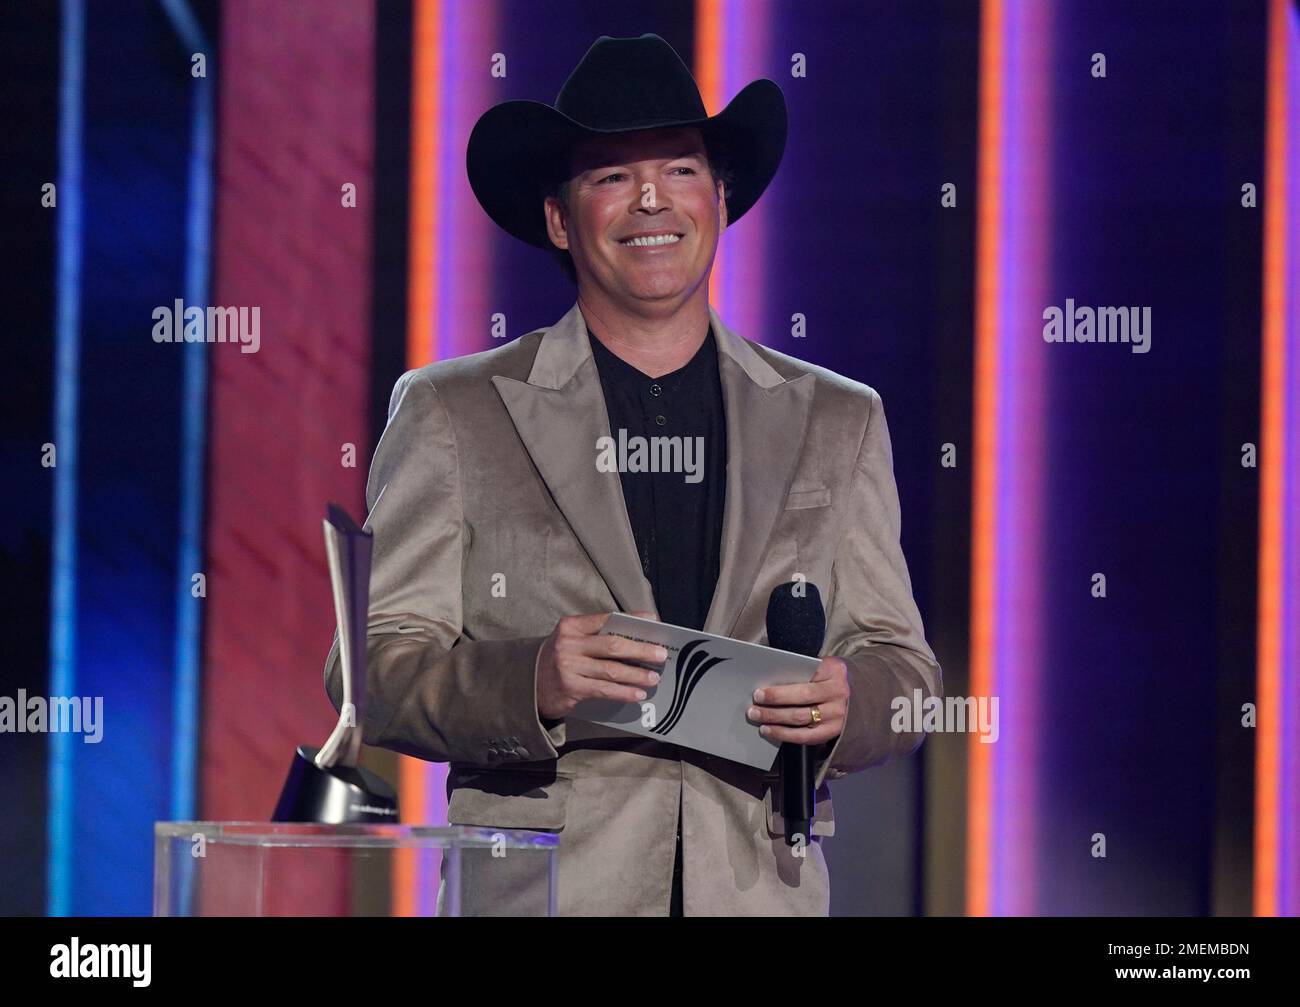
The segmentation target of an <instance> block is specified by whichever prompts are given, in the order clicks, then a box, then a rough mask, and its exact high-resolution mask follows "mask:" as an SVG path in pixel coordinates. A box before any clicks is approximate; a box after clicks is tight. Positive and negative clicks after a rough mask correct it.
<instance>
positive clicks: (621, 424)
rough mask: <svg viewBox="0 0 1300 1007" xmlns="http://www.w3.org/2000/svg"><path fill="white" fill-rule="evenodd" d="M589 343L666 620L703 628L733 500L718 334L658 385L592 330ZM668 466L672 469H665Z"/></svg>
mask: <svg viewBox="0 0 1300 1007" xmlns="http://www.w3.org/2000/svg"><path fill="white" fill-rule="evenodd" d="M587 337H588V339H589V341H590V342H591V351H592V354H593V356H594V357H595V359H596V367H597V370H598V371H599V372H600V383H601V388H602V390H603V391H604V394H605V408H606V410H607V411H608V413H609V426H610V433H611V434H612V435H613V438H614V444H615V448H616V450H617V451H618V461H619V479H620V481H621V482H622V485H623V500H624V502H625V503H626V505H627V514H628V518H629V520H630V521H631V523H632V535H633V537H634V538H635V539H636V546H637V552H638V554H639V555H640V558H641V570H642V572H643V573H644V574H645V576H646V579H647V580H648V581H649V582H650V587H651V589H652V591H653V592H654V599H655V607H656V608H657V610H658V612H659V619H660V621H661V622H667V623H672V624H673V625H677V626H686V627H689V628H690V629H703V628H704V622H705V619H706V618H707V617H708V614H709V605H710V604H711V603H712V601H713V592H714V590H715V589H716V588H717V584H718V572H719V570H720V568H721V563H722V514H723V507H724V505H725V503H726V494H727V423H726V414H725V412H724V409H723V402H722V382H721V380H720V378H719V375H718V353H717V345H716V343H715V342H714V335H713V330H712V327H710V330H709V334H708V335H707V336H706V337H705V339H704V342H703V343H701V344H700V348H699V350H698V351H697V352H696V354H695V356H693V357H692V358H691V359H690V360H689V361H688V362H687V363H686V364H685V365H684V366H682V367H679V368H678V369H677V370H675V371H673V372H672V373H671V374H664V375H662V376H660V377H657V378H652V377H649V376H648V375H646V374H643V373H642V372H641V371H639V370H637V369H636V368H635V367H633V366H632V365H631V364H629V363H627V362H626V361H624V360H623V359H621V358H620V357H618V356H616V355H615V354H614V353H612V352H611V351H610V350H609V349H607V348H606V347H605V345H604V344H603V343H602V342H601V341H600V340H599V339H597V338H596V337H595V336H594V335H592V333H591V330H590V329H588V330H587ZM656 438H660V439H661V440H656ZM663 438H672V439H673V440H669V441H665V440H662V439H663ZM638 439H644V440H643V442H642V443H638ZM663 468H668V469H669V471H655V469H663ZM633 469H638V470H639V471H633Z"/></svg>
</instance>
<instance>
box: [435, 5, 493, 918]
mask: <svg viewBox="0 0 1300 1007" xmlns="http://www.w3.org/2000/svg"><path fill="white" fill-rule="evenodd" d="M439 20H440V24H439V32H438V66H439V85H438V95H439V120H440V121H439V123H438V127H437V128H438V133H439V135H438V144H437V150H438V189H437V194H436V197H435V198H436V199H437V201H438V213H437V215H436V220H437V234H436V236H435V242H436V245H435V254H434V262H435V263H436V267H435V268H436V269H437V275H436V276H435V277H433V283H434V285H435V290H436V291H437V294H436V298H435V305H434V332H433V346H434V348H435V353H434V359H435V360H446V359H448V358H451V357H458V356H462V355H464V354H466V353H474V352H477V351H479V350H483V349H487V348H488V347H489V345H490V338H491V337H490V331H489V326H490V315H491V311H490V300H491V293H492V286H491V277H492V268H491V267H492V261H491V240H490V239H491V235H490V233H489V224H488V223H487V222H486V220H487V218H486V217H485V216H484V215H483V214H482V213H481V212H479V211H478V209H477V202H476V200H475V199H474V195H473V193H472V191H471V190H470V187H469V180H468V178H467V176H466V174H465V148H466V146H467V144H468V142H469V134H470V131H471V130H472V129H473V127H474V122H475V121H476V120H477V118H478V116H479V114H480V113H481V112H482V111H483V109H485V108H486V107H487V106H488V105H490V104H492V103H493V101H494V100H495V89H494V88H493V86H492V85H493V83H494V82H495V81H494V78H493V77H492V76H491V71H492V57H493V54H494V53H495V52H499V51H504V50H503V48H502V46H501V44H500V41H499V39H498V38H497V26H498V23H499V19H498V17H497V3H496V2H495V0H494V2H482V3H473V4H464V3H458V2H451V3H445V4H442V5H441V6H440V8H439ZM506 66H507V73H508V72H509V63H508V62H507V64H506ZM446 783H447V766H446V765H445V764H442V763H434V764H431V765H430V766H429V770H428V772H427V773H425V774H424V785H425V810H426V820H427V821H430V822H445V821H446V820H447V790H446ZM439 872H440V863H439V857H438V856H437V855H429V856H422V857H421V858H420V860H419V862H418V863H417V864H416V892H415V911H416V913H417V914H418V915H420V916H432V915H434V914H435V912H436V908H437V905H436V904H437V894H438V883H439Z"/></svg>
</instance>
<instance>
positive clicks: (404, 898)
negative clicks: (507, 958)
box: [392, 0, 442, 916]
mask: <svg viewBox="0 0 1300 1007" xmlns="http://www.w3.org/2000/svg"><path fill="white" fill-rule="evenodd" d="M441 8H442V3H441V0H416V3H415V7H414V10H413V12H412V36H413V38H412V51H411V211H410V231H409V234H408V238H407V245H408V272H407V294H406V296H407V305H408V307H407V321H406V366H407V367H408V368H409V367H421V366H423V365H424V364H427V363H429V362H430V361H431V360H433V357H434V352H435V347H436V343H435V341H434V327H433V320H434V317H435V314H434V313H435V309H436V304H435V299H436V296H437V290H436V283H435V280H436V277H437V275H438V248H437V243H436V237H437V234H438V216H439V211H438V203H437V199H436V194H437V192H438V182H439V179H438V165H439V139H440V138H439V134H438V124H439V122H440V121H441V117H440V114H439V113H440V111H441V105H442V95H441V93H440V90H439V81H440V79H441V77H440V74H441V52H440V46H441V41H442V39H441V32H440V29H441V17H442V10H441ZM398 767H399V768H398V785H397V787H398V799H399V800H400V802H401V808H402V818H403V820H404V821H406V822H408V823H416V824H421V823H425V822H427V821H428V801H427V799H426V797H427V794H428V776H429V764H428V763H426V762H423V761H422V760H420V759H413V758H411V757H410V756H406V755H403V756H400V757H399V762H398ZM418 885H419V862H418V860H417V851H415V850H400V851H398V853H397V856H396V859H395V862H394V870H393V878H392V886H393V888H392V892H393V914H394V915H396V916H414V915H416V913H417V910H418V904H417V894H418Z"/></svg>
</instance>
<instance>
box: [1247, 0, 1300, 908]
mask: <svg viewBox="0 0 1300 1007" xmlns="http://www.w3.org/2000/svg"><path fill="white" fill-rule="evenodd" d="M1288 6H1289V4H1288V0H1272V3H1271V5H1270V8H1269V23H1268V76H1267V97H1266V106H1265V108H1266V112H1265V148H1264V193H1263V196H1264V296H1263V313H1264V318H1263V346H1262V356H1263V361H1262V367H1261V371H1262V373H1261V376H1260V398H1261V406H1260V450H1259V473H1260V490H1259V574H1258V576H1259V602H1258V604H1259V613H1258V619H1257V623H1258V625H1257V630H1256V632H1257V634H1258V635H1257V638H1256V640H1257V643H1256V649H1257V657H1256V662H1257V663H1256V711H1257V716H1258V720H1257V722H1256V734H1255V738H1256V742H1255V879H1254V911H1255V915H1256V916H1276V915H1277V913H1278V877H1279V872H1278V867H1279V863H1278V842H1279V827H1280V822H1281V815H1280V810H1279V801H1280V799H1281V794H1280V792H1279V790H1280V781H1281V771H1280V770H1281V757H1282V745H1281V741H1282V739H1281V722H1282V718H1281V715H1282V632H1283V625H1282V589H1283V584H1282V577H1283V575H1284V567H1283V553H1284V541H1283V534H1282V531H1283V527H1282V522H1283V517H1284V515H1283V508H1284V507H1285V506H1286V501H1285V500H1284V499H1283V491H1284V473H1283V459H1284V458H1285V451H1284V439H1285V437H1286V436H1287V435H1288V433H1289V432H1288V431H1287V430H1286V429H1285V421H1284V410H1285V405H1286V402H1285V396H1286V387H1285V377H1286V363H1287V361H1286V352H1287V341H1286V323H1287V316H1286V297H1287V288H1286V280H1287V268H1288V264H1287V234H1286V223H1287V219H1288V207H1287V198H1288V196H1289V193H1288V192H1287V167H1288V165H1287V133H1288V122H1289V119H1288V116H1289V115H1291V114H1295V113H1296V111H1297V110H1294V109H1289V108H1288V92H1287V81H1288V70H1289V67H1288V59H1289V58H1290V57H1291V55H1292V54H1291V53H1290V47H1289V46H1288V44H1287V34H1288V32H1287V28H1288V25H1287V22H1288V19H1289V17H1290V13H1289V11H1288Z"/></svg>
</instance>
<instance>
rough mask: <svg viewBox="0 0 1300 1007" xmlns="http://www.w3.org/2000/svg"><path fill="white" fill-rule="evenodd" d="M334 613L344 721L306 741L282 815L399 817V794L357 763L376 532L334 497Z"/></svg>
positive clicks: (328, 540)
mask: <svg viewBox="0 0 1300 1007" xmlns="http://www.w3.org/2000/svg"><path fill="white" fill-rule="evenodd" d="M324 527H325V553H326V555H327V556H328V558H329V569H330V586H331V588H332V589H333V592H334V617H335V619H336V620H337V621H338V638H339V666H340V669H341V672H342V675H343V703H342V705H341V707H340V708H339V721H338V723H337V724H336V725H335V726H334V730H333V732H331V734H330V736H329V738H328V739H326V741H325V744H323V745H321V747H320V748H310V747H308V746H305V745H303V746H299V748H298V750H297V752H296V753H295V754H294V759H293V765H291V766H290V767H289V776H288V779H286V780H285V783H284V788H283V789H282V790H281V791H280V800H279V801H278V802H277V803H276V806H275V813H274V814H273V815H272V816H271V820H272V821H274V822H323V823H326V824H332V825H342V824H346V823H352V822H390V823H395V822H397V821H398V813H397V794H396V793H395V792H394V791H393V788H392V787H391V786H389V785H388V783H387V782H386V781H385V780H383V779H382V778H381V777H379V776H376V775H375V774H374V773H372V772H370V771H369V770H368V769H363V768H362V767H361V766H358V765H357V757H358V756H359V755H360V754H361V736H362V725H363V724H364V723H365V721H364V720H363V719H362V717H363V710H364V707H365V688H366V626H367V621H368V616H369V611H370V557H371V552H372V549H373V547H374V536H373V535H372V534H371V533H370V532H368V531H366V530H365V529H364V528H361V527H359V526H358V525H357V523H356V522H355V521H353V520H352V518H350V517H349V516H348V514H347V511H345V510H344V509H343V508H342V507H340V506H339V505H338V504H333V503H332V504H330V505H329V508H328V510H327V513H326V518H325V522H324Z"/></svg>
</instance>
